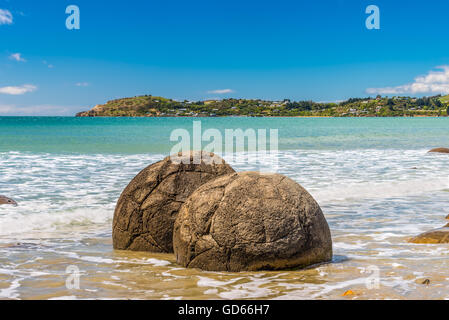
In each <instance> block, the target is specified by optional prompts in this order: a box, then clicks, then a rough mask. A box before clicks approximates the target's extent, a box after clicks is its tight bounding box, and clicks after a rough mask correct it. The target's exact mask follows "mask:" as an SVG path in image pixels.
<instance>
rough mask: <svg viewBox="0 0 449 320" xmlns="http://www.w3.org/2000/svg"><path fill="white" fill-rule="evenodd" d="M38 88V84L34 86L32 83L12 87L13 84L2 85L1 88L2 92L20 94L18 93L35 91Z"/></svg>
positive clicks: (0, 91)
mask: <svg viewBox="0 0 449 320" xmlns="http://www.w3.org/2000/svg"><path fill="white" fill-rule="evenodd" d="M36 90H37V87H36V86H33V85H31V84H25V85H23V86H18V87H11V86H10V87H2V88H0V93H3V94H10V95H13V96H18V95H21V94H25V93H28V92H33V91H36Z"/></svg>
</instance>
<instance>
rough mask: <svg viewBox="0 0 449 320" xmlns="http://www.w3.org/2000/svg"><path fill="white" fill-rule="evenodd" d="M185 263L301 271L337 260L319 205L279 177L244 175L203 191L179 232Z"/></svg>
mask: <svg viewBox="0 0 449 320" xmlns="http://www.w3.org/2000/svg"><path fill="white" fill-rule="evenodd" d="M173 247H174V251H175V255H176V260H177V262H178V263H179V264H181V265H182V266H184V267H189V268H200V269H203V270H207V271H232V272H238V271H257V270H280V269H291V268H301V267H306V266H309V265H312V264H316V263H320V262H326V261H330V260H331V259H332V239H331V233H330V230H329V226H328V224H327V221H326V219H325V217H324V215H323V213H322V211H321V209H320V206H319V205H318V203H317V202H316V201H315V200H314V199H313V198H312V196H311V195H310V194H309V193H308V192H307V191H306V190H305V189H304V188H303V187H301V186H300V185H299V184H298V183H296V182H295V181H293V180H291V179H289V178H287V177H285V176H282V175H279V174H261V173H258V172H241V173H234V174H230V175H226V176H223V177H220V178H217V179H215V180H214V181H211V182H209V183H207V184H204V185H203V186H201V187H199V188H198V189H197V190H196V191H195V192H194V193H193V194H192V195H191V196H190V197H189V199H188V200H187V201H186V202H185V203H184V205H183V206H182V207H181V210H180V212H179V214H178V217H177V219H176V222H175V228H174V231H173Z"/></svg>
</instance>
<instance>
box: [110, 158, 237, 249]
mask: <svg viewBox="0 0 449 320" xmlns="http://www.w3.org/2000/svg"><path fill="white" fill-rule="evenodd" d="M178 156H180V157H179V158H176V157H175V156H172V157H167V158H165V159H164V160H162V161H159V162H157V163H154V164H152V165H150V166H149V167H147V168H145V169H144V170H143V171H141V172H140V173H139V174H138V175H137V176H136V177H135V178H134V179H133V180H132V181H131V182H130V183H129V185H128V186H127V187H126V188H125V190H124V191H123V193H122V195H121V196H120V199H119V200H118V202H117V206H116V209H115V213H114V221H113V230H112V238H113V244H114V248H115V249H121V250H134V251H151V252H166V253H170V252H173V244H172V238H173V224H174V222H175V219H176V216H177V215H178V210H179V208H180V207H181V205H182V204H183V203H184V201H186V199H187V198H188V197H189V196H190V194H191V193H192V192H193V191H194V190H195V189H196V188H198V187H199V186H201V185H202V184H204V183H206V182H209V181H211V180H213V179H215V178H217V177H219V176H221V175H225V174H229V173H233V172H234V170H233V169H232V168H231V167H230V166H229V165H228V164H226V163H225V162H224V160H223V159H221V158H220V157H218V156H217V155H214V154H213V153H205V152H201V153H200V152H191V153H187V154H178ZM196 160H197V161H196Z"/></svg>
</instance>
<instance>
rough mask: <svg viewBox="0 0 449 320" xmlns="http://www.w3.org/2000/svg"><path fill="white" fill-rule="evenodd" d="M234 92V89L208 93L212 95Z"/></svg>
mask: <svg viewBox="0 0 449 320" xmlns="http://www.w3.org/2000/svg"><path fill="white" fill-rule="evenodd" d="M233 92H234V90H232V89H219V90H212V91H208V92H207V93H211V94H226V93H233Z"/></svg>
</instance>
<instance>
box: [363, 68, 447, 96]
mask: <svg viewBox="0 0 449 320" xmlns="http://www.w3.org/2000/svg"><path fill="white" fill-rule="evenodd" d="M436 69H437V70H438V71H433V70H432V71H429V72H428V73H427V74H426V75H423V76H419V77H416V78H415V81H414V82H412V83H408V84H404V85H401V86H396V87H384V88H368V89H366V92H367V93H369V94H420V93H432V94H449V65H445V66H440V67H437V68H436Z"/></svg>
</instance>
